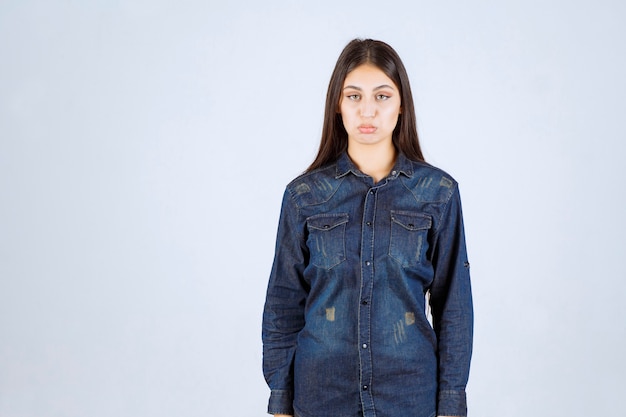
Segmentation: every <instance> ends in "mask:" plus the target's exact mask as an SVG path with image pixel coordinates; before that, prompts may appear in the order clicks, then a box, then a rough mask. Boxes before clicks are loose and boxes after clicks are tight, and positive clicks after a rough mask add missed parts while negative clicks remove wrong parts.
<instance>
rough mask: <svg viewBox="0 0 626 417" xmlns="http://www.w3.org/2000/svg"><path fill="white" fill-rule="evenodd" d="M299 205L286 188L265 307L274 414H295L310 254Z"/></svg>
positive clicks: (270, 407) (266, 351) (265, 366)
mask: <svg viewBox="0 0 626 417" xmlns="http://www.w3.org/2000/svg"><path fill="white" fill-rule="evenodd" d="M298 216H299V213H298V209H297V207H296V206H295V204H293V201H292V199H291V196H290V194H289V192H288V190H286V191H285V194H284V197H283V203H282V208H281V214H280V219H279V222H278V235H277V238H276V250H275V255H274V263H273V266H272V271H271V273H270V278H269V284H268V288H267V296H266V300H265V308H264V310H263V331H262V338H263V374H264V376H265V380H266V381H267V384H268V386H269V388H270V390H271V393H270V400H269V404H268V413H270V414H290V415H293V412H294V411H293V389H294V388H293V386H294V385H293V360H294V355H295V350H296V342H297V337H298V333H299V332H300V330H301V329H302V328H303V327H304V306H305V300H306V296H307V294H308V288H307V286H306V284H305V282H304V280H303V271H304V266H305V259H307V258H308V255H307V249H306V242H305V241H304V231H303V230H301V227H300V226H298V224H299V222H298Z"/></svg>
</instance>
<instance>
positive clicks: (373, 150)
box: [348, 143, 396, 183]
mask: <svg viewBox="0 0 626 417" xmlns="http://www.w3.org/2000/svg"><path fill="white" fill-rule="evenodd" d="M348 156H349V157H350V159H351V160H352V162H354V164H355V165H356V167H357V168H358V169H359V170H360V171H361V172H362V173H364V174H367V175H369V176H370V177H372V178H373V179H374V183H377V182H379V181H380V180H382V179H383V178H385V177H386V176H387V175H388V174H389V172H390V171H391V169H392V168H393V165H394V164H395V162H396V148H394V146H393V144H392V143H389V144H388V145H387V144H380V145H352V144H350V143H349V144H348Z"/></svg>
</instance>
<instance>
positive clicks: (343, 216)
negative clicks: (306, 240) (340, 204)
mask: <svg viewBox="0 0 626 417" xmlns="http://www.w3.org/2000/svg"><path fill="white" fill-rule="evenodd" d="M347 222H348V214H347V213H337V214H332V213H328V214H327V213H324V214H316V215H315V216H311V217H309V218H308V219H306V223H307V224H308V225H309V227H311V228H313V229H318V230H330V229H333V228H335V227H337V226H339V225H341V224H344V223H347Z"/></svg>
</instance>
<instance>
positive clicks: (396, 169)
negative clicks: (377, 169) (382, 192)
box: [335, 152, 413, 178]
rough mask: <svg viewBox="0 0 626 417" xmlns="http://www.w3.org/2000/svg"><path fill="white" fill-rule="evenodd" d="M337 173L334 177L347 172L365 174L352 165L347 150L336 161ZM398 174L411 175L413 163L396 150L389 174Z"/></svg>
mask: <svg viewBox="0 0 626 417" xmlns="http://www.w3.org/2000/svg"><path fill="white" fill-rule="evenodd" d="M336 167H337V173H336V175H335V178H341V177H343V176H344V175H346V174H348V173H350V172H351V173H353V174H354V175H357V176H359V177H363V176H365V174H363V173H362V172H361V171H360V170H359V169H358V168H357V167H356V165H354V162H352V160H351V159H350V157H349V156H348V153H347V152H344V153H342V154H341V156H340V157H339V159H338V160H337V163H336ZM399 174H404V175H406V176H407V177H412V176H413V164H412V163H411V161H410V160H409V159H408V158H407V157H406V156H404V154H403V153H402V152H398V156H397V157H396V163H395V164H394V166H393V169H392V170H391V174H390V175H391V176H392V177H396V176H398V175H399Z"/></svg>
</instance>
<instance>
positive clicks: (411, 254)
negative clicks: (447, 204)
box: [389, 210, 432, 268]
mask: <svg viewBox="0 0 626 417" xmlns="http://www.w3.org/2000/svg"><path fill="white" fill-rule="evenodd" d="M431 226H432V219H431V218H430V216H427V215H425V214H422V213H414V212H410V211H394V210H392V211H391V239H390V242H389V256H391V257H392V258H393V259H394V260H395V261H396V262H398V263H399V264H400V265H402V267H403V268H409V267H412V266H417V265H419V264H421V263H423V262H424V257H425V253H426V250H428V230H429V229H430V228H431Z"/></svg>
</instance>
